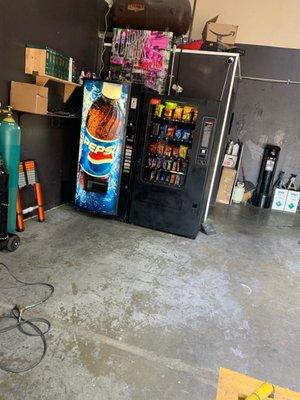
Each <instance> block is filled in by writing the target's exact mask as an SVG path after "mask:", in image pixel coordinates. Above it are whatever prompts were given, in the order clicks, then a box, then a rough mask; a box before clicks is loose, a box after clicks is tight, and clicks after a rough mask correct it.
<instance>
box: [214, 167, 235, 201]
mask: <svg viewBox="0 0 300 400" xmlns="http://www.w3.org/2000/svg"><path fill="white" fill-rule="evenodd" d="M236 174H237V171H236V170H235V169H231V168H227V167H224V168H223V171H222V176H221V180H220V186H219V191H218V195H217V202H218V203H222V204H229V203H230V200H231V195H232V190H233V186H234V183H235V178H236Z"/></svg>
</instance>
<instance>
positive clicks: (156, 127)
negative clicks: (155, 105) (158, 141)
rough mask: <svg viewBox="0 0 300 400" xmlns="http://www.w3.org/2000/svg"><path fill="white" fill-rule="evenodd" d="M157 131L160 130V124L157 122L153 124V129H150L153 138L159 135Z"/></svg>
mask: <svg viewBox="0 0 300 400" xmlns="http://www.w3.org/2000/svg"><path fill="white" fill-rule="evenodd" d="M159 129H160V124H158V123H157V122H154V124H153V129H152V135H153V136H158V135H159Z"/></svg>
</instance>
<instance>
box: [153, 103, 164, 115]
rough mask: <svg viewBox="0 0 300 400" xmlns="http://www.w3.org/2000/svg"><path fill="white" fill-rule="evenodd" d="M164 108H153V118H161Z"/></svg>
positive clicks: (157, 106) (162, 106) (161, 105)
mask: <svg viewBox="0 0 300 400" xmlns="http://www.w3.org/2000/svg"><path fill="white" fill-rule="evenodd" d="M164 108H165V106H164V105H163V104H157V105H156V106H155V113H154V116H155V117H156V118H161V117H162V115H163V111H164Z"/></svg>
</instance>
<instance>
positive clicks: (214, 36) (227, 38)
mask: <svg viewBox="0 0 300 400" xmlns="http://www.w3.org/2000/svg"><path fill="white" fill-rule="evenodd" d="M218 18H219V15H217V16H216V17H214V18H212V19H210V20H208V21H207V22H206V24H205V27H204V29H203V32H202V38H203V40H204V41H205V42H214V43H223V44H226V45H230V46H233V45H234V44H235V40H236V36H237V32H238V28H239V27H238V25H230V24H222V23H220V22H217V21H218Z"/></svg>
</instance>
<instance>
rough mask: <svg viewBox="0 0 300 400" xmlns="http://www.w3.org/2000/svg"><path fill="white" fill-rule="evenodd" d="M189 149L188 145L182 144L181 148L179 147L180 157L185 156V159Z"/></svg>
mask: <svg viewBox="0 0 300 400" xmlns="http://www.w3.org/2000/svg"><path fill="white" fill-rule="evenodd" d="M188 149H189V148H188V147H187V146H180V148H179V157H180V158H183V159H186V156H187V151H188Z"/></svg>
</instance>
